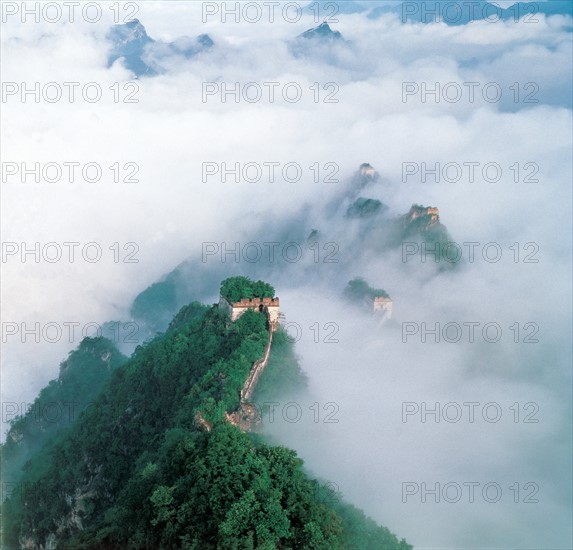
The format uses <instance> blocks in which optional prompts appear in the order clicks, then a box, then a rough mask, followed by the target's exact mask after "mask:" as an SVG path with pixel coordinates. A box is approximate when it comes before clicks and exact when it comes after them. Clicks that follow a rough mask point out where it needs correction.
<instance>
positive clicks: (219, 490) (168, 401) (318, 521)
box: [2, 302, 411, 550]
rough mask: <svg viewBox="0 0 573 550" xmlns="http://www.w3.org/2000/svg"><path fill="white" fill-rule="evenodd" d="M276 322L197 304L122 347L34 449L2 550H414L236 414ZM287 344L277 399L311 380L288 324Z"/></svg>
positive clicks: (282, 345) (264, 383)
mask: <svg viewBox="0 0 573 550" xmlns="http://www.w3.org/2000/svg"><path fill="white" fill-rule="evenodd" d="M267 330H268V329H267V322H266V317H265V315H263V314H260V313H256V312H254V311H247V312H246V313H244V314H243V315H242V316H241V317H240V318H239V319H238V320H237V321H236V322H234V323H230V322H229V319H228V317H227V316H226V314H225V313H224V312H223V311H222V310H221V309H219V308H218V307H216V306H212V307H208V306H204V305H202V304H199V303H197V302H193V303H191V304H190V305H188V306H185V307H184V308H182V309H181V311H180V312H179V313H178V314H177V315H176V316H175V318H174V319H173V320H172V322H171V324H170V325H169V328H168V329H167V331H166V332H165V333H163V334H158V335H157V336H156V337H155V338H153V339H152V340H151V341H149V342H147V343H146V344H145V345H143V346H139V347H138V348H137V349H136V350H135V352H134V353H133V355H132V357H131V358H130V359H129V360H127V361H125V362H122V361H121V360H120V356H119V355H118V361H119V363H120V364H118V365H117V366H114V368H113V369H109V371H108V372H107V373H106V375H105V377H104V376H102V378H104V381H103V383H102V388H101V391H100V392H99V393H98V395H97V397H94V399H93V400H92V402H91V403H90V406H89V407H87V408H85V410H84V411H83V412H82V413H81V415H80V416H79V418H78V419H77V420H76V421H75V422H73V423H72V424H71V425H70V426H68V427H65V428H62V429H60V430H58V431H57V432H56V434H55V435H54V437H51V438H50V439H49V440H48V441H47V442H46V443H45V445H44V446H43V447H42V448H41V449H39V450H38V451H36V452H33V453H31V454H30V457H29V458H30V459H29V460H28V461H27V463H26V464H25V466H24V468H23V470H22V473H21V477H18V486H19V487H20V489H21V490H18V491H14V492H13V495H12V497H11V498H9V499H8V500H7V501H6V502H5V503H4V504H3V510H2V520H3V539H4V545H3V546H4V547H5V548H14V549H15V548H19V547H26V548H38V549H39V548H40V547H41V546H42V547H44V548H46V546H47V545H54V544H55V545H56V546H55V547H57V548H58V549H108V548H109V549H112V548H113V549H118V548H119V549H121V548H125V549H170V550H171V549H174V548H184V549H215V548H221V549H227V548H228V549H243V548H246V549H248V548H252V549H255V548H258V549H269V550H270V549H275V548H281V549H288V548H292V549H294V548H315V549H356V550H363V549H364V550H366V549H369V548H373V549H374V548H388V549H390V548H399V549H408V548H411V547H410V546H409V545H408V544H407V543H406V542H405V541H403V540H402V541H399V540H398V539H397V538H396V537H395V536H394V535H393V534H392V533H391V532H390V531H388V530H387V529H386V528H383V527H380V526H378V525H376V523H375V522H373V521H372V520H370V519H368V518H366V517H365V516H364V514H363V513H362V512H361V511H359V510H358V509H356V508H354V507H353V506H351V505H348V504H345V503H343V502H342V501H341V498H340V495H335V494H334V493H332V491H331V490H330V489H329V488H328V487H327V486H326V485H324V484H321V483H320V482H318V481H316V480H313V479H312V478H311V477H310V475H309V474H308V473H307V472H306V471H305V470H304V467H303V463H302V460H301V459H299V458H298V457H297V455H296V453H295V452H294V451H292V450H290V449H287V448H285V447H282V446H271V445H269V444H268V443H266V442H265V441H264V439H263V437H262V436H257V435H249V434H245V433H243V432H241V431H240V430H239V429H238V428H237V427H235V426H233V425H231V424H229V423H228V422H227V421H226V420H225V418H224V413H225V412H226V411H233V410H235V409H236V408H237V407H238V406H239V393H240V388H241V386H242V384H243V383H244V381H245V379H246V377H247V375H248V373H249V370H250V367H251V365H252V363H253V362H254V361H256V360H257V359H259V358H260V356H261V355H262V353H263V350H264V347H265V344H266V342H267V338H268V332H267ZM276 342H277V344H276V348H275V346H273V351H272V353H271V361H270V364H269V373H268V375H267V373H265V374H263V377H262V378H261V387H260V391H262V392H264V393H265V394H271V393H272V391H273V386H275V383H276V384H280V385H283V386H284V385H286V386H289V385H290V386H292V387H293V388H294V387H295V386H296V384H297V383H299V382H300V381H301V380H303V376H302V373H301V371H300V368H299V366H298V364H297V362H296V357H295V355H294V353H293V352H292V344H290V343H289V342H288V340H287V339H286V338H284V334H282V333H281V331H279V332H278V333H277V338H276ZM95 344H97V345H98V346H109V345H110V344H111V343H110V342H108V341H106V340H105V339H98V341H97V342H95ZM87 345H91V346H93V345H94V342H93V341H87V342H82V344H81V345H80V350H81V349H82V346H87ZM106 357H107V356H106ZM108 359H109V357H108ZM78 373H81V369H78ZM106 377H107V380H105V378H106ZM92 385H94V384H93V381H92ZM96 385H97V384H96ZM76 389H77V388H76ZM66 391H67V390H66ZM52 398H54V399H56V398H58V396H57V395H52ZM198 414H200V415H201V417H203V418H204V419H205V420H207V421H208V422H209V423H210V425H211V426H212V429H211V431H206V430H205V429H204V428H202V427H201V425H200V424H199V423H197V421H196V418H197V415H198ZM19 422H23V420H22V419H20V420H19ZM3 451H4V449H3Z"/></svg>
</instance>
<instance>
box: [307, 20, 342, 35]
mask: <svg viewBox="0 0 573 550" xmlns="http://www.w3.org/2000/svg"><path fill="white" fill-rule="evenodd" d="M299 37H300V38H306V39H319V40H344V39H343V37H342V34H341V33H339V32H338V31H333V30H332V29H331V27H330V25H329V24H328V23H327V22H326V21H323V22H322V23H321V24H320V25H319V26H318V27H314V28H312V29H308V30H307V31H305V32H303V33H302V34H301V35H299Z"/></svg>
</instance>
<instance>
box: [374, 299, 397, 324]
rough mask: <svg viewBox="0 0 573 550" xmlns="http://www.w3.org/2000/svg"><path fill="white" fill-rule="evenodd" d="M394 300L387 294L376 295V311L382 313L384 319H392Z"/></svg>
mask: <svg viewBox="0 0 573 550" xmlns="http://www.w3.org/2000/svg"><path fill="white" fill-rule="evenodd" d="M392 306H393V303H392V300H391V299H390V298H389V297H387V296H375V297H374V302H373V309H374V311H376V312H380V313H382V315H383V316H384V319H392Z"/></svg>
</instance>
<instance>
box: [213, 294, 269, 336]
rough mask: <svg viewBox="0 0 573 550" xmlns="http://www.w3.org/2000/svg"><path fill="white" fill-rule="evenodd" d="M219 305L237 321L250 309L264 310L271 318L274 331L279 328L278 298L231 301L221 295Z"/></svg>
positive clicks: (232, 319)
mask: <svg viewBox="0 0 573 550" xmlns="http://www.w3.org/2000/svg"><path fill="white" fill-rule="evenodd" d="M219 307H220V308H221V309H225V310H226V311H227V313H228V314H229V316H230V317H231V321H236V320H237V319H238V318H239V317H240V316H241V315H242V314H243V313H245V311H247V310H248V309H253V310H255V311H259V312H261V313H262V312H264V313H266V314H267V316H268V318H269V324H270V326H271V329H272V331H273V332H274V331H276V330H277V329H278V328H279V314H280V302H279V299H278V298H242V299H241V300H239V301H238V302H232V303H230V302H228V301H227V300H226V299H225V298H223V297H222V296H221V297H220V298H219Z"/></svg>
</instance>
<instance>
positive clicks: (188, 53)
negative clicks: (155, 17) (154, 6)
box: [106, 19, 214, 77]
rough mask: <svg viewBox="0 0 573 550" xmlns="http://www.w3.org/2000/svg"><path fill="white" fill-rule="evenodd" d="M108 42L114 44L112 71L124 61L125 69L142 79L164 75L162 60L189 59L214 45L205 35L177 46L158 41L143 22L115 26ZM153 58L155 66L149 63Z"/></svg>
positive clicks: (185, 38) (182, 39)
mask: <svg viewBox="0 0 573 550" xmlns="http://www.w3.org/2000/svg"><path fill="white" fill-rule="evenodd" d="M106 38H107V40H108V41H109V42H111V44H112V48H111V51H110V53H109V56H108V67H111V65H113V63H114V62H115V61H116V60H117V59H120V58H123V60H124V63H125V66H126V67H127V68H128V69H129V70H130V71H132V72H133V73H135V75H136V76H138V77H139V76H153V75H156V74H157V73H158V72H162V70H163V69H162V67H161V66H160V63H161V59H162V58H165V57H169V56H172V55H179V56H183V57H185V58H187V59H189V58H191V57H193V56H194V55H196V54H198V53H199V52H201V51H203V50H207V49H209V48H211V47H212V46H213V45H214V42H213V40H211V37H210V36H209V35H207V34H201V35H200V36H198V37H196V38H190V37H188V36H183V37H180V38H177V39H176V40H175V41H174V42H162V41H156V40H154V39H153V38H151V37H150V36H149V35H148V34H147V31H146V30H145V27H144V26H143V24H142V23H141V22H140V21H139V19H133V20H132V21H129V22H127V23H123V24H118V25H114V26H113V27H112V28H111V29H110V31H109V32H108V34H107V36H106ZM150 53H151V56H150V55H149V54H150ZM150 58H152V59H153V60H154V62H153V61H149V59H150ZM152 65H153V66H152Z"/></svg>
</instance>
